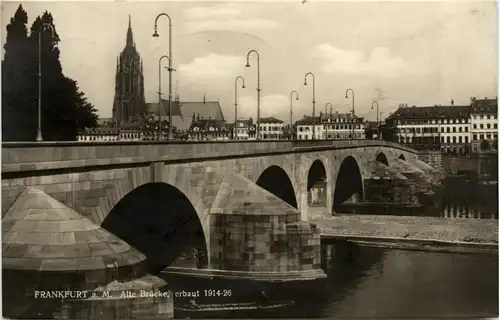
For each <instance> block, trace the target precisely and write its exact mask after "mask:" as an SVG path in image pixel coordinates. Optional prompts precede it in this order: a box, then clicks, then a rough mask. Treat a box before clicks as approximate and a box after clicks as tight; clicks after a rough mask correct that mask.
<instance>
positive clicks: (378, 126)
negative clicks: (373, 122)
mask: <svg viewBox="0 0 500 320" xmlns="http://www.w3.org/2000/svg"><path fill="white" fill-rule="evenodd" d="M374 105H376V106H377V138H378V139H380V120H379V116H380V113H379V111H378V102H377V101H373V102H372V110H373V106H374Z"/></svg>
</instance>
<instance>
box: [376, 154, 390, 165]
mask: <svg viewBox="0 0 500 320" xmlns="http://www.w3.org/2000/svg"><path fill="white" fill-rule="evenodd" d="M376 160H377V161H378V162H380V163H383V164H385V165H386V166H389V160H387V156H386V155H385V153H383V152H379V153H378V154H377V158H376Z"/></svg>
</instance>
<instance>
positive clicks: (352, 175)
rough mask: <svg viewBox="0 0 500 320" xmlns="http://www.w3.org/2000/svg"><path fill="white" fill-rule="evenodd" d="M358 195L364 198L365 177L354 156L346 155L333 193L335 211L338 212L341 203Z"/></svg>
mask: <svg viewBox="0 0 500 320" xmlns="http://www.w3.org/2000/svg"><path fill="white" fill-rule="evenodd" d="M353 195H356V198H357V199H358V200H363V177H362V175H361V170H360V169H359V165H358V163H357V161H356V159H354V157H353V156H348V157H346V158H345V159H344V160H343V161H342V164H341V165H340V168H339V173H338V175H337V180H336V181H335V192H334V194H333V212H338V211H339V209H340V205H341V204H342V203H344V202H345V201H347V200H349V199H350V198H351V197H352V196H353Z"/></svg>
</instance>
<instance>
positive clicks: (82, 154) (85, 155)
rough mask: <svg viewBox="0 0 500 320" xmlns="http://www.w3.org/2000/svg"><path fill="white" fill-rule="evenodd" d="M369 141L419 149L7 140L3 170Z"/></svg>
mask: <svg viewBox="0 0 500 320" xmlns="http://www.w3.org/2000/svg"><path fill="white" fill-rule="evenodd" d="M368 146H386V147H392V148H397V149H401V150H405V151H408V152H412V153H415V154H416V151H415V150H412V149H409V148H407V147H404V146H402V145H399V144H395V143H391V142H387V141H379V140H333V141H332V140H314V141H306V140H304V141H291V140H261V141H223V142H219V141H188V142H186V141H147V142H146V141H123V142H76V141H75V142H17V143H16V142H8V143H3V144H2V172H4V173H5V172H18V171H31V170H51V169H64V168H70V167H73V168H74V167H85V166H108V165H126V164H140V163H150V162H161V161H169V162H176V161H179V162H189V161H203V160H211V159H223V158H235V157H247V156H252V155H267V154H269V155H271V154H285V153H295V152H308V151H318V150H332V149H345V148H359V147H368Z"/></svg>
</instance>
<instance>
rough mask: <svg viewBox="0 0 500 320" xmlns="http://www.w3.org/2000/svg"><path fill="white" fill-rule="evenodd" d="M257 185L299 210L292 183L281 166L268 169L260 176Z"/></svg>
mask: <svg viewBox="0 0 500 320" xmlns="http://www.w3.org/2000/svg"><path fill="white" fill-rule="evenodd" d="M255 184H257V185H258V186H259V187H261V188H263V189H265V190H267V191H269V192H271V193H272V194H274V195H275V196H277V197H278V198H280V199H281V200H283V201H285V202H286V203H288V204H289V205H291V206H292V207H294V208H296V209H298V206H297V198H296V197H295V190H294V188H293V184H292V181H291V180H290V177H288V174H287V173H286V171H285V170H283V168H281V167H280V166H276V165H272V166H270V167H268V168H267V169H266V170H264V171H263V172H262V173H261V174H260V176H259V178H258V179H257V182H256V183H255Z"/></svg>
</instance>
